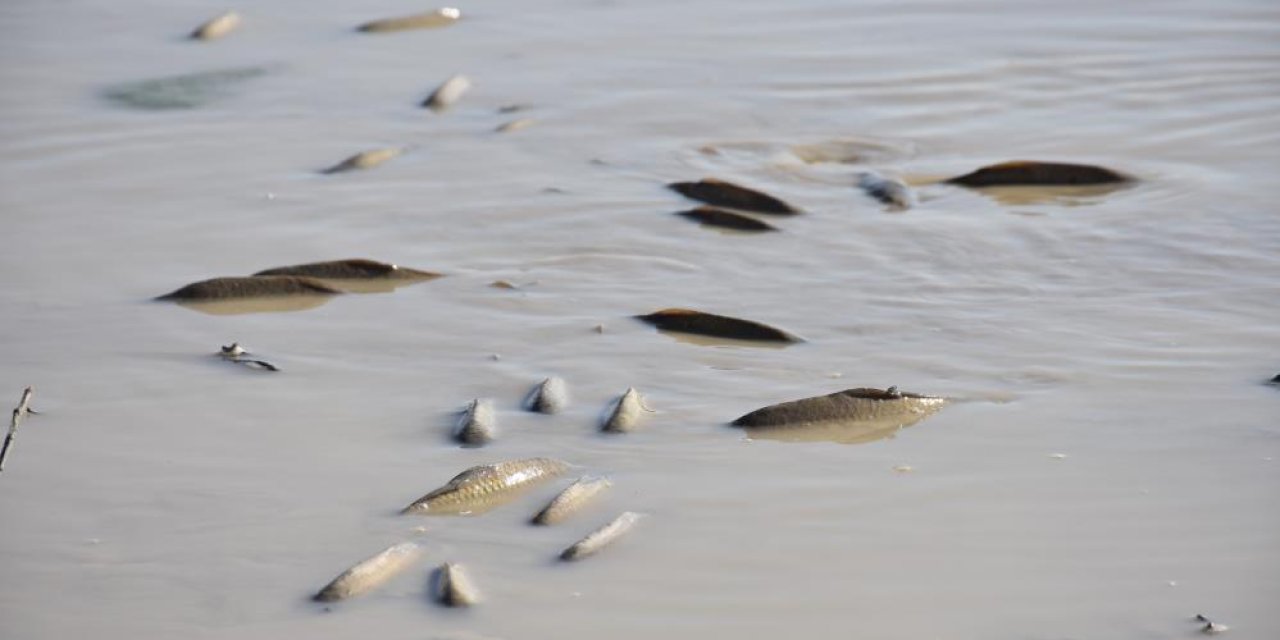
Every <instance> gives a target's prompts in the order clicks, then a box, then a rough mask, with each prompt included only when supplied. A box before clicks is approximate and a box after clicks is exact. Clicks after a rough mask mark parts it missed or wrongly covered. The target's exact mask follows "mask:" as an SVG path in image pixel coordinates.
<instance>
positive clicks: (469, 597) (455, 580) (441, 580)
mask: <svg viewBox="0 0 1280 640" xmlns="http://www.w3.org/2000/svg"><path fill="white" fill-rule="evenodd" d="M434 582H435V586H434V588H433V589H432V591H433V592H434V593H435V598H436V600H437V601H439V602H440V604H443V605H445V606H446V607H469V606H471V605H473V604H477V603H479V602H480V590H479V589H476V585H475V583H474V582H472V581H471V576H469V575H467V571H466V570H465V569H463V568H462V565H460V564H456V563H453V562H446V563H444V564H442V565H440V567H439V568H437V569H436V571H435V576H434Z"/></svg>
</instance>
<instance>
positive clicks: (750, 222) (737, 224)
mask: <svg viewBox="0 0 1280 640" xmlns="http://www.w3.org/2000/svg"><path fill="white" fill-rule="evenodd" d="M676 215H678V216H684V217H686V218H688V219H690V220H694V221H697V222H701V223H702V224H705V225H707V226H711V227H723V228H725V229H735V230H737V231H777V230H778V228H777V227H775V226H773V225H771V224H769V223H767V222H764V221H762V220H757V219H755V218H752V217H751V216H744V215H742V214H741V213H734V212H732V211H725V210H724V209H717V208H715V207H705V206H704V207H698V208H696V209H689V210H688V211H677V212H676Z"/></svg>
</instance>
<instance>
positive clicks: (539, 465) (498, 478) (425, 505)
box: [401, 458, 569, 515]
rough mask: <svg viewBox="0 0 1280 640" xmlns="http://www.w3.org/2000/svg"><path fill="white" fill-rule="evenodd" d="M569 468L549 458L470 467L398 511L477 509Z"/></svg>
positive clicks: (465, 510) (461, 511)
mask: <svg viewBox="0 0 1280 640" xmlns="http://www.w3.org/2000/svg"><path fill="white" fill-rule="evenodd" d="M568 469H569V464H568V463H566V462H561V461H560V460H554V459H552V458H525V459H523V460H509V461H506V462H499V463H497V464H487V465H481V466H477V467H471V468H470V469H467V470H466V471H463V472H462V473H459V474H458V475H456V476H454V477H453V478H452V479H451V480H449V482H447V483H445V485H444V486H442V487H440V488H439V489H436V490H435V491H432V492H431V493H428V494H427V495H425V496H422V497H421V498H418V499H417V500H414V501H413V503H412V504H410V505H409V506H407V507H405V508H404V510H403V511H401V513H428V514H433V515H434V514H448V515H457V514H469V513H480V512H483V511H487V510H489V509H491V508H493V507H496V506H498V505H500V504H502V503H504V502H506V501H508V500H511V499H512V498H514V497H516V496H517V495H519V494H520V493H521V492H523V491H525V490H527V489H529V488H531V487H534V486H537V485H539V484H542V483H543V482H546V481H548V480H551V479H552V478H555V477H557V476H559V475H560V474H562V473H564V472H565V471H567V470H568Z"/></svg>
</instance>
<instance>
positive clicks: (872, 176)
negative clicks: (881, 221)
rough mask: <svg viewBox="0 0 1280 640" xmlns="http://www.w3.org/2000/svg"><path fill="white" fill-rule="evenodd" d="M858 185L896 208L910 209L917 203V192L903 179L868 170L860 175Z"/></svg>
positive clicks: (870, 194) (873, 196)
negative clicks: (887, 176) (886, 176)
mask: <svg viewBox="0 0 1280 640" xmlns="http://www.w3.org/2000/svg"><path fill="white" fill-rule="evenodd" d="M858 187H859V188H861V189H862V190H863V191H865V192H866V193H867V195H869V196H871V197H872V198H875V199H876V200H879V201H880V202H883V203H884V204H887V205H889V206H890V207H891V208H893V209H896V210H902V209H910V208H911V207H914V206H915V205H916V194H915V193H914V192H913V191H912V190H911V187H908V186H907V184H906V183H905V182H903V181H901V180H894V179H891V178H885V177H883V176H881V175H880V174H878V173H874V172H871V171H868V172H865V173H861V174H859V175H858Z"/></svg>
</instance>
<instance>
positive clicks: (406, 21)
mask: <svg viewBox="0 0 1280 640" xmlns="http://www.w3.org/2000/svg"><path fill="white" fill-rule="evenodd" d="M461 17H462V12H461V11H459V10H457V9H455V8H453V7H443V8H440V9H436V10H435V11H430V12H427V13H417V14H414V15H410V16H400V17H398V18H386V19H383V20H373V21H371V22H366V23H364V24H362V25H360V26H358V27H356V31H363V32H365V33H389V32H392V31H407V30H409V29H436V28H439V27H447V26H449V25H451V24H453V23H455V22H457V21H458V20H459V19H460V18H461Z"/></svg>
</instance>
